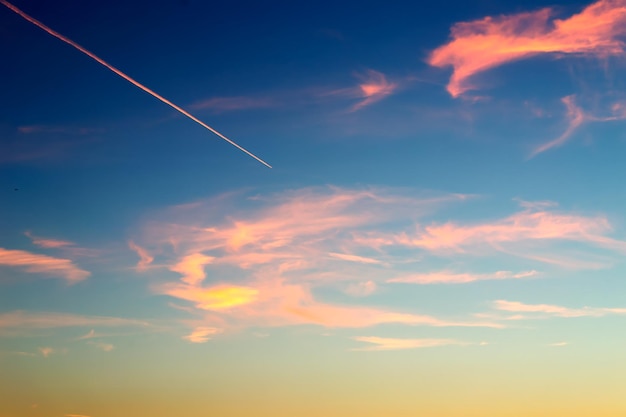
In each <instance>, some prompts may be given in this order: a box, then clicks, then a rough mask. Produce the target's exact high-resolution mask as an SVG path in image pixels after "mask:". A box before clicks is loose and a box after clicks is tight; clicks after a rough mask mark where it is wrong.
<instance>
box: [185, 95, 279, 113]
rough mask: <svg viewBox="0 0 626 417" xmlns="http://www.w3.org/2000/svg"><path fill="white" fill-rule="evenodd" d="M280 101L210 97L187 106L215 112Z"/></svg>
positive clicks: (271, 105)
mask: <svg viewBox="0 0 626 417" xmlns="http://www.w3.org/2000/svg"><path fill="white" fill-rule="evenodd" d="M279 104H280V103H279V102H277V101H276V100H275V99H272V98H269V97H246V96H235V97H212V98H209V99H207V100H201V101H197V102H195V103H193V104H191V105H190V106H189V107H190V108H191V109H194V110H204V109H208V110H211V111H213V112H215V113H221V112H228V111H241V110H254V109H267V108H272V107H276V106H278V105H279Z"/></svg>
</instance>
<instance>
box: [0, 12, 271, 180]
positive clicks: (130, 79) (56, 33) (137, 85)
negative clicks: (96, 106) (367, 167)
mask: <svg viewBox="0 0 626 417" xmlns="http://www.w3.org/2000/svg"><path fill="white" fill-rule="evenodd" d="M0 3H1V4H3V5H4V6H6V7H7V8H8V9H10V10H12V11H13V12H15V13H17V14H18V15H19V16H21V17H22V18H24V19H25V20H27V21H29V22H30V23H32V24H34V25H35V26H37V27H39V28H40V29H43V30H44V31H46V32H48V33H49V34H50V35H52V36H54V37H55V38H57V39H59V40H61V41H63V42H65V43H67V44H68V45H70V46H73V47H74V48H76V49H78V50H79V51H80V52H82V53H83V54H85V55H87V56H88V57H89V58H91V59H93V60H95V61H96V62H98V63H99V64H101V65H103V66H105V67H106V68H108V69H109V70H111V71H112V72H114V73H115V74H117V75H119V76H120V77H122V78H123V79H125V80H126V81H128V82H129V83H131V84H133V85H134V86H135V87H138V88H140V89H141V90H143V91H145V92H146V93H148V94H150V95H151V96H152V97H154V98H156V99H158V100H160V101H162V102H163V103H165V104H167V105H168V106H170V107H171V108H173V109H174V110H176V111H178V112H179V113H181V114H182V115H184V116H187V117H188V118H190V119H191V120H193V121H194V122H196V123H198V124H199V125H200V126H202V127H204V128H205V129H207V130H209V131H210V132H212V133H213V134H215V135H216V136H218V137H220V138H221V139H223V140H225V141H226V142H228V143H230V144H231V145H233V146H234V147H236V148H237V149H239V150H240V151H242V152H244V153H246V154H247V155H249V156H251V157H252V158H254V159H256V160H257V161H259V162H260V163H262V164H263V165H265V166H266V167H268V168H271V167H272V166H271V165H270V164H268V163H267V162H265V161H264V160H262V159H261V158H259V157H258V156H256V155H254V154H253V153H251V152H250V151H248V150H247V149H245V148H243V147H242V146H240V145H238V144H237V143H235V142H233V141H232V140H230V139H228V138H227V137H226V136H224V135H223V134H221V133H220V132H218V131H217V130H215V129H213V128H212V127H211V126H209V125H207V124H206V123H204V122H203V121H202V120H200V119H198V118H197V117H195V116H193V115H192V114H191V113H189V112H187V111H186V110H185V109H183V108H182V107H179V106H177V105H176V104H174V103H172V102H171V101H169V100H168V99H166V98H165V97H163V96H161V95H159V94H157V93H156V92H154V91H152V90H151V89H149V88H148V87H146V86H145V85H143V84H141V83H139V82H138V81H135V80H134V79H133V78H131V77H129V76H128V75H126V74H124V73H123V72H122V71H120V70H118V69H117V68H115V67H114V66H112V65H111V64H109V63H108V62H106V61H105V60H103V59H102V58H99V57H98V56H96V55H95V54H93V53H92V52H90V51H88V50H87V49H85V48H83V47H82V46H80V45H79V44H77V43H76V42H74V41H73V40H71V39H69V38H67V37H65V36H63V35H61V34H60V33H58V32H56V31H54V30H53V29H51V28H49V27H48V26H46V25H44V24H43V23H41V22H40V21H38V20H36V19H35V18H33V17H31V16H29V15H28V14H26V13H25V12H23V11H22V10H20V9H19V8H17V7H15V6H14V5H13V4H11V3H9V2H8V1H6V0H0Z"/></svg>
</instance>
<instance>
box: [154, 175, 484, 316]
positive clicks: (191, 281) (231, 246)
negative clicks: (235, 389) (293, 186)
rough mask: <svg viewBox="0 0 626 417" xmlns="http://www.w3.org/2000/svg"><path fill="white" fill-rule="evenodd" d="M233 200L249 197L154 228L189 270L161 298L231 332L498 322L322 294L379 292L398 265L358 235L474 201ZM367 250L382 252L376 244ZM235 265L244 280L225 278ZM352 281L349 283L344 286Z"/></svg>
mask: <svg viewBox="0 0 626 417" xmlns="http://www.w3.org/2000/svg"><path fill="white" fill-rule="evenodd" d="M231 198H243V196H240V197H237V196H236V195H235V194H233V195H231V196H230V197H218V198H216V199H215V200H212V201H208V202H201V203H199V204H192V205H186V206H180V207H177V208H175V209H173V210H171V211H169V212H168V213H167V215H166V218H165V219H164V221H163V222H155V221H153V222H150V223H149V227H148V228H147V230H146V233H145V237H144V238H143V242H145V243H143V244H142V245H143V246H145V247H148V248H149V250H151V251H158V252H159V253H162V254H163V262H164V264H166V265H168V268H169V269H170V271H173V272H176V273H177V274H179V280H177V281H174V282H171V281H168V282H161V283H156V284H154V285H153V288H154V290H155V291H156V292H157V293H161V294H166V295H169V296H171V297H175V298H177V299H180V300H184V301H187V302H190V303H191V304H192V305H193V306H194V308H195V309H196V310H198V311H200V312H202V311H204V312H207V313H205V314H209V316H210V317H213V318H216V317H218V318H219V320H218V321H219V322H220V326H221V325H224V326H230V327H238V326H284V325H298V324H316V325H320V326H325V327H366V326H373V325H376V324H380V323H404V324H410V325H429V326H492V325H493V323H486V322H477V321H469V322H467V321H465V320H457V319H455V320H449V319H443V318H437V317H433V316H429V315H424V314H415V313H413V312H399V311H394V310H392V309H387V308H382V307H368V306H354V305H342V304H340V303H327V302H324V301H322V300H320V299H319V296H316V295H315V293H314V290H315V289H316V288H318V287H323V286H331V287H335V288H336V289H342V290H344V291H346V292H347V293H349V294H352V295H358V296H364V295H367V294H370V293H371V292H373V291H374V290H375V289H376V288H377V284H376V280H378V279H380V277H378V278H376V279H375V278H373V277H371V276H372V274H376V268H387V267H388V265H390V263H389V262H388V259H386V255H384V254H382V258H383V260H379V259H378V256H371V255H367V254H365V253H359V244H358V243H356V242H355V240H354V232H355V231H356V230H360V229H363V228H372V227H376V226H381V225H384V224H386V223H388V222H396V221H397V220H398V218H407V217H409V218H415V217H418V216H420V215H423V214H424V213H428V212H431V211H432V210H434V209H435V207H438V206H439V205H442V204H446V203H451V202H455V201H462V200H464V199H465V198H466V196H462V195H445V194H443V195H428V196H423V197H411V196H408V195H400V194H393V193H390V192H388V191H387V190H374V189H364V190H347V189H340V188H334V187H328V188H310V189H303V190H296V191H290V192H287V193H282V194H278V195H273V196H270V197H263V196H253V197H251V198H250V197H249V198H247V199H246V204H245V205H243V206H247V207H248V209H246V210H244V211H241V210H235V211H233V210H232V209H230V208H229V207H231V205H232V204H233V203H229V202H228V200H229V199H231ZM234 206H238V205H237V204H235V205H234ZM208 207H210V208H211V210H207V208H208ZM240 207H242V206H240ZM220 212H224V213H228V214H227V215H226V216H225V217H221V216H218V217H210V218H206V214H207V213H214V214H215V213H220ZM172 249H174V250H173V251H172ZM365 251H368V252H370V253H372V255H374V253H373V252H372V250H371V249H370V248H365ZM329 254H330V255H329ZM379 255H381V254H379ZM233 268H235V270H238V271H239V272H238V273H237V277H238V278H237V279H235V280H233V279H230V280H228V281H226V280H224V278H223V275H222V272H223V271H225V270H228V271H233ZM372 268H374V269H372ZM370 277H371V278H370ZM342 281H343V282H345V283H346V284H345V285H343V284H339V283H340V282H342Z"/></svg>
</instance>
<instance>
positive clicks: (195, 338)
mask: <svg viewBox="0 0 626 417" xmlns="http://www.w3.org/2000/svg"><path fill="white" fill-rule="evenodd" d="M220 332H221V330H220V329H218V328H216V327H205V326H200V327H196V328H195V329H193V331H192V332H191V333H190V334H188V335H187V336H185V337H184V338H183V339H185V340H188V341H190V342H191V343H205V342H207V341H209V340H210V339H211V336H213V335H215V334H218V333H220Z"/></svg>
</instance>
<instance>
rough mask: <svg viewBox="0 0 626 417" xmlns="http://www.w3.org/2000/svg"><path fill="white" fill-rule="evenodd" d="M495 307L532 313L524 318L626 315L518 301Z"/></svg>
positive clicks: (615, 310)
mask: <svg viewBox="0 0 626 417" xmlns="http://www.w3.org/2000/svg"><path fill="white" fill-rule="evenodd" d="M493 307H494V308H495V309H496V310H500V311H508V312H515V313H530V314H532V316H525V317H524V318H547V317H564V318H574V317H604V316H607V315H622V314H626V308H594V307H582V308H568V307H562V306H558V305H552V304H524V303H521V302H518V301H506V300H497V301H494V303H493Z"/></svg>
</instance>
